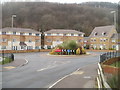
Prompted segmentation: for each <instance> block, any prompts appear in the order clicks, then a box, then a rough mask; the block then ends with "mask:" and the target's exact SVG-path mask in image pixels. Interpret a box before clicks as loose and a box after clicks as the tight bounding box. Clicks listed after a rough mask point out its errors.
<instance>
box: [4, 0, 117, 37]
mask: <svg viewBox="0 0 120 90" xmlns="http://www.w3.org/2000/svg"><path fill="white" fill-rule="evenodd" d="M2 10H3V13H2V14H3V20H2V21H3V27H11V16H12V14H16V16H17V17H16V18H14V26H15V27H25V28H34V29H36V30H44V31H46V30H49V29H53V28H59V29H76V30H79V31H82V32H84V33H86V35H87V36H88V35H89V34H90V33H91V31H92V30H93V28H94V27H96V26H102V25H111V24H113V14H111V13H110V11H112V10H117V4H113V3H97V2H92V3H82V4H60V3H48V2H8V3H4V5H3V6H2Z"/></svg>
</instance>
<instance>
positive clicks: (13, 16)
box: [11, 15, 16, 50]
mask: <svg viewBox="0 0 120 90" xmlns="http://www.w3.org/2000/svg"><path fill="white" fill-rule="evenodd" d="M15 17H16V15H12V28H13V26H14V23H13V22H14V18H15ZM11 36H12V35H11ZM11 50H13V39H12V37H11Z"/></svg>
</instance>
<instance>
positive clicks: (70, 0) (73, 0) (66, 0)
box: [0, 0, 120, 3]
mask: <svg viewBox="0 0 120 90" xmlns="http://www.w3.org/2000/svg"><path fill="white" fill-rule="evenodd" d="M0 1H1V2H8V1H13V2H14V1H28V2H29V1H48V2H58V3H82V2H92V1H97V2H101V1H102V2H112V3H118V2H119V1H120V0H0Z"/></svg>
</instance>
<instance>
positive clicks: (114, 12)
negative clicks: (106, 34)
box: [111, 11, 116, 29]
mask: <svg viewBox="0 0 120 90" xmlns="http://www.w3.org/2000/svg"><path fill="white" fill-rule="evenodd" d="M111 13H113V14H114V26H115V29H116V11H111Z"/></svg>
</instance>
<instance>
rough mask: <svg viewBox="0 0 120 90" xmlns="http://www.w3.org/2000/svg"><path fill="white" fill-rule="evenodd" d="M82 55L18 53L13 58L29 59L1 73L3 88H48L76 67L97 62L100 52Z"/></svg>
mask: <svg viewBox="0 0 120 90" xmlns="http://www.w3.org/2000/svg"><path fill="white" fill-rule="evenodd" d="M90 53H91V55H85V56H84V55H83V56H76V57H75V56H61V57H60V56H49V55H47V54H48V52H38V53H19V54H15V58H19V59H20V58H22V59H23V58H24V59H26V60H28V61H29V63H28V64H27V65H25V66H21V67H16V68H14V69H11V70H8V71H4V72H3V73H2V87H3V88H48V87H50V86H51V85H52V84H53V83H55V82H56V81H57V80H59V79H60V78H62V77H64V76H65V75H68V74H70V73H72V72H74V71H75V70H77V69H78V68H81V67H85V66H87V65H90V64H93V63H96V64H97V63H98V62H99V55H100V54H101V52H90Z"/></svg>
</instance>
